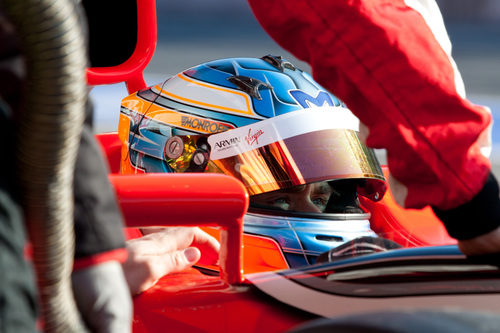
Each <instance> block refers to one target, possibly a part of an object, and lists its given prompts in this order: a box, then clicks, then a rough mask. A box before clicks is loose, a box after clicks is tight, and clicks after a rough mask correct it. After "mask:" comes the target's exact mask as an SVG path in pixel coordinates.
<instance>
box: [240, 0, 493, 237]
mask: <svg viewBox="0 0 500 333" xmlns="http://www.w3.org/2000/svg"><path fill="white" fill-rule="evenodd" d="M249 3H250V5H251V7H252V10H253V11H254V14H255V15H256V17H257V19H258V20H259V22H260V24H261V25H262V26H263V27H264V29H265V30H266V31H267V32H268V33H269V34H270V35H271V36H272V37H273V38H274V39H275V40H276V41H277V42H278V43H279V44H280V45H281V46H282V47H283V48H285V49H286V50H288V51H290V52H291V53H292V54H293V55H295V56H296V57H297V58H299V59H301V60H303V61H306V62H307V63H309V64H310V65H311V67H312V72H313V76H314V78H315V79H316V80H317V81H318V82H319V83H320V84H322V85H323V86H324V87H325V88H326V89H328V90H330V91H332V92H334V93H335V95H336V96H338V97H339V98H340V99H342V100H343V101H344V102H345V103H346V105H347V106H348V107H349V108H350V109H351V110H352V111H353V113H354V114H355V115H357V116H358V118H359V119H360V120H361V122H362V123H363V124H364V125H366V127H367V129H368V132H367V133H366V134H367V136H366V143H367V145H368V146H370V147H373V148H385V149H386V150H387V161H388V166H389V168H390V171H391V177H392V178H393V179H390V182H391V189H392V191H393V194H394V195H395V197H396V198H397V200H398V202H399V203H400V204H402V205H404V206H406V207H409V208H421V207H424V206H426V205H431V206H432V207H433V208H435V211H442V210H444V211H448V210H451V211H453V210H456V209H459V210H460V209H461V207H462V206H463V205H464V204H466V203H469V202H471V201H472V200H473V199H474V198H476V197H477V196H478V193H479V194H481V193H482V194H481V195H480V196H481V198H477V199H476V200H474V201H475V202H476V201H477V202H481V201H484V200H483V199H482V197H483V196H486V197H489V198H493V199H491V200H490V201H489V204H488V205H487V206H488V207H489V208H488V207H486V208H485V209H487V210H488V209H490V211H488V212H487V213H485V215H486V217H489V218H490V221H489V222H486V223H485V224H486V225H487V226H486V225H485V226H484V228H483V229H482V231H478V233H479V234H482V233H485V232H488V231H491V230H493V229H495V228H496V227H498V225H499V224H500V203H499V202H498V200H496V199H497V198H498V186H497V182H496V180H495V179H494V177H493V176H492V174H491V173H490V163H489V160H488V158H487V157H486V156H485V155H483V154H482V153H481V147H480V144H479V142H478V141H480V140H479V139H486V140H487V139H488V137H487V132H488V125H489V124H490V123H491V114H490V112H488V109H487V108H484V107H481V106H478V105H474V104H472V103H471V102H470V101H468V100H467V99H466V98H465V93H464V88H463V83H462V80H461V77H460V74H459V73H458V71H457V69H456V65H455V63H454V61H453V59H452V58H451V56H450V53H451V43H450V41H449V39H448V36H447V33H446V30H445V28H444V24H443V21H442V17H441V13H440V12H439V8H438V7H437V5H436V3H435V2H433V1H427V0H421V1H418V0H406V1H404V0H356V1H355V0H351V1H348V0H315V1H309V0H274V1H263V0H249ZM362 132H363V131H362ZM483 141H484V140H483ZM491 182H493V184H492V185H491V184H490V183H491ZM485 184H490V185H491V186H490V185H488V186H487V185H485ZM485 187H487V189H486V192H488V193H487V194H485V193H483V192H484V191H485V190H484V189H485ZM495 191H496V198H495ZM493 201H494V203H493V205H494V206H495V207H493V208H492V202H493ZM480 204H481V203H480ZM483 208H484V207H483ZM483 208H479V207H475V206H474V207H469V208H468V209H469V210H470V209H472V210H476V209H479V210H483ZM458 215H459V216H460V214H458ZM438 216H439V215H438ZM440 217H441V216H440ZM474 220H477V216H476V218H475V219H474ZM445 225H446V223H445ZM447 228H448V226H447ZM449 231H450V230H449ZM452 236H455V237H456V238H459V239H460V238H462V239H467V238H469V237H472V236H471V234H470V233H467V232H465V234H463V232H462V231H459V232H458V234H455V235H453V234H452Z"/></svg>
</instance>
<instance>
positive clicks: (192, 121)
mask: <svg viewBox="0 0 500 333" xmlns="http://www.w3.org/2000/svg"><path fill="white" fill-rule="evenodd" d="M181 125H182V126H184V127H189V128H192V129H195V130H200V131H204V132H208V133H218V132H224V131H227V130H229V129H231V127H230V126H228V125H225V124H222V123H217V122H213V121H210V120H206V119H201V118H195V117H188V116H182V117H181Z"/></svg>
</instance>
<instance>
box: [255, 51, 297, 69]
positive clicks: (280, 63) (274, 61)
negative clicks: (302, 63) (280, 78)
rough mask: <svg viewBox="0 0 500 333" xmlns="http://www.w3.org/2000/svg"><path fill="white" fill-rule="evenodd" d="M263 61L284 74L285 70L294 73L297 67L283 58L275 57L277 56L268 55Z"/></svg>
mask: <svg viewBox="0 0 500 333" xmlns="http://www.w3.org/2000/svg"><path fill="white" fill-rule="evenodd" d="M261 59H262V60H264V61H265V62H267V63H269V64H271V65H272V66H274V67H276V68H277V69H279V70H280V71H281V72H283V71H284V70H285V68H286V69H290V70H292V71H294V70H295V66H294V65H292V63H291V62H288V61H286V60H283V58H282V57H281V56H275V55H271V54H268V55H266V56H263V57H262V58H261Z"/></svg>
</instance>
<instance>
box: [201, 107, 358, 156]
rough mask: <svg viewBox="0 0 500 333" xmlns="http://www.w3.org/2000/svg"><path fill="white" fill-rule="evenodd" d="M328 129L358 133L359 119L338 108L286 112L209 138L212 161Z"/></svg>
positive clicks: (344, 109)
mask: <svg viewBox="0 0 500 333" xmlns="http://www.w3.org/2000/svg"><path fill="white" fill-rule="evenodd" d="M327 129H347V130H354V131H358V130H359V120H358V118H356V117H355V116H354V115H353V114H352V113H351V111H349V109H346V108H344V107H339V106H328V107H318V108H309V109H304V110H300V111H294V112H289V113H285V114H283V115H281V116H277V117H273V118H269V119H266V120H262V121H259V122H257V123H255V124H251V125H247V126H243V127H239V128H235V129H233V130H229V131H226V132H222V133H217V134H213V135H211V136H209V137H208V143H209V144H210V146H211V148H212V150H211V154H210V159H211V160H220V159H223V158H227V157H231V156H236V155H239V154H242V153H244V152H247V151H250V150H253V149H257V148H260V147H264V146H266V145H268V144H271V143H273V142H277V141H279V140H284V139H288V138H291V137H294V136H297V135H302V134H306V133H310V132H316V131H321V130H327Z"/></svg>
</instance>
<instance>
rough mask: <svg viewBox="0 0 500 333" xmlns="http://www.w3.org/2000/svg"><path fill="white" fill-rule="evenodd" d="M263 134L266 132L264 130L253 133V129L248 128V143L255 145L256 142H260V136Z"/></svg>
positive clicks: (246, 138)
mask: <svg viewBox="0 0 500 333" xmlns="http://www.w3.org/2000/svg"><path fill="white" fill-rule="evenodd" d="M262 134H264V131H263V130H261V129H260V130H258V131H257V132H255V133H254V134H252V129H251V128H249V129H248V136H245V140H246V142H247V143H248V145H250V146H251V145H253V144H254V143H257V144H259V136H261V135H262Z"/></svg>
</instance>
